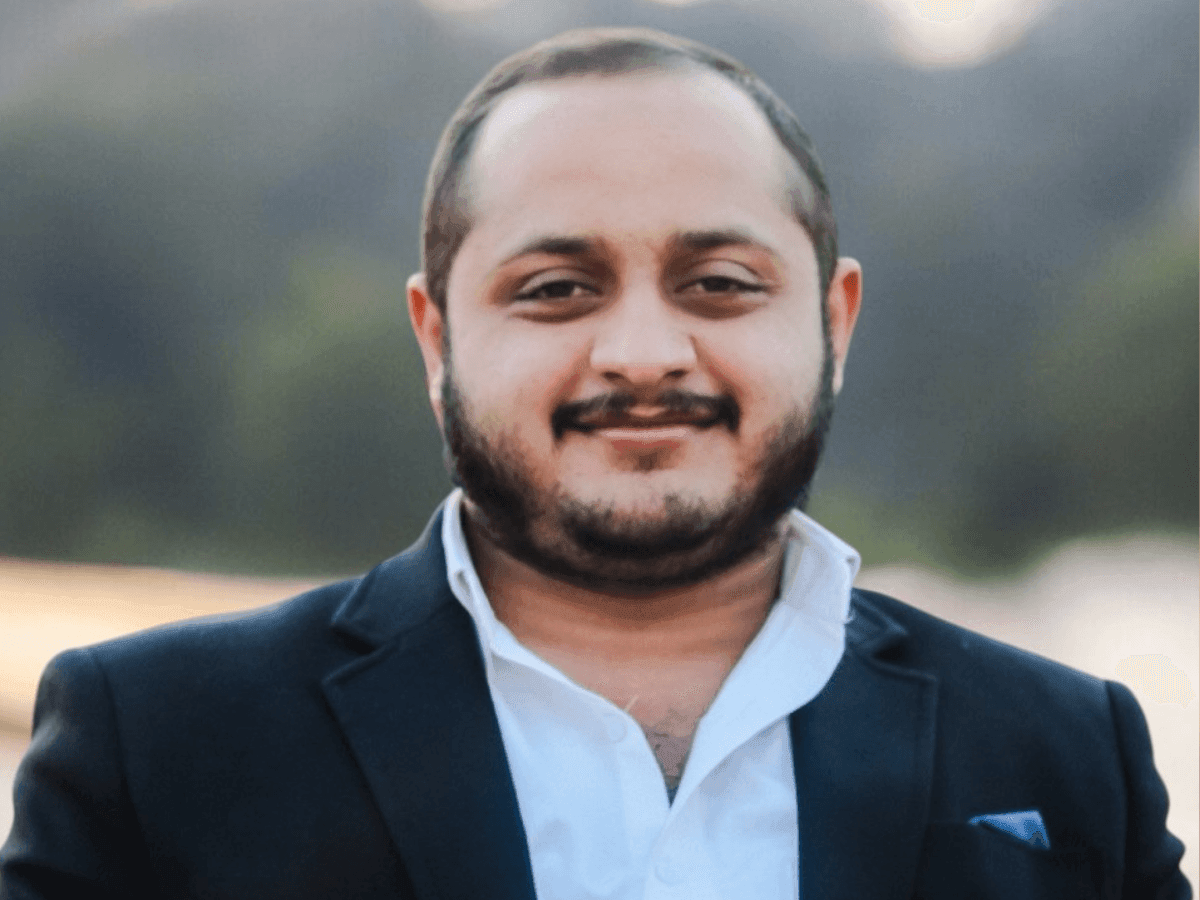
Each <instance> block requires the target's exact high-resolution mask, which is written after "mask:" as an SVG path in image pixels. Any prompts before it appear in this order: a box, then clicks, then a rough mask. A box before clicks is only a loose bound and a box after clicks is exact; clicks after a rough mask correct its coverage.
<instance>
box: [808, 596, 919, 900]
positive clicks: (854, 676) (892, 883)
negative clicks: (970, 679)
mask: <svg viewBox="0 0 1200 900" xmlns="http://www.w3.org/2000/svg"><path fill="white" fill-rule="evenodd" d="M854 594H855V596H854V606H853V609H854V612H855V616H854V619H852V620H851V623H850V625H849V626H848V628H847V636H846V653H845V654H844V655H843V657H842V661H841V663H839V665H838V668H837V670H836V671H835V672H834V674H833V677H832V678H831V679H830V681H829V683H828V684H827V685H826V686H825V688H824V690H823V691H822V692H821V693H820V694H818V695H817V697H816V698H814V699H813V700H812V702H810V703H808V704H807V705H806V706H803V707H801V708H800V709H799V710H797V711H796V712H795V713H793V714H792V716H791V719H790V725H791V735H792V758H793V761H794V765H795V770H796V793H797V805H798V810H799V818H800V823H799V824H800V873H801V874H800V882H801V894H800V896H801V898H802V900H843V898H844V900H860V898H863V897H870V898H873V900H884V898H896V900H899V898H908V897H910V896H911V894H912V889H913V882H914V879H915V877H916V870H917V862H918V856H919V854H920V848H921V842H922V839H923V836H924V832H925V826H926V820H927V818H928V808H929V787H930V780H931V778H932V770H933V745H934V724H935V706H936V701H937V679H936V678H935V677H934V676H932V675H930V674H928V673H924V672H918V671H915V670H911V669H905V668H901V667H899V666H896V665H893V664H890V663H888V662H885V661H883V659H882V655H883V653H884V651H886V650H888V649H890V648H893V647H895V646H896V645H897V644H898V643H901V642H902V641H903V640H905V638H906V632H905V631H904V629H903V628H902V627H901V626H900V625H899V624H898V623H896V622H895V621H894V620H892V619H891V618H889V617H888V616H887V615H885V614H884V613H883V612H882V611H881V610H880V609H878V608H877V607H876V606H874V605H873V604H871V603H870V601H869V599H868V595H865V594H864V593H863V592H860V591H857V590H856V591H855V592H854Z"/></svg>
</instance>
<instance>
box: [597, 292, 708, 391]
mask: <svg viewBox="0 0 1200 900" xmlns="http://www.w3.org/2000/svg"><path fill="white" fill-rule="evenodd" d="M686 325H687V323H686V322H684V321H682V315H681V313H680V311H679V310H677V309H675V308H673V307H672V305H671V303H670V302H669V301H668V300H667V299H666V298H665V297H663V296H662V293H661V291H660V290H659V288H658V287H657V286H655V287H653V288H651V287H649V286H647V287H644V288H641V289H630V290H628V291H626V292H625V293H624V295H623V296H622V297H621V298H620V299H619V301H618V302H617V303H616V304H614V306H613V308H612V309H610V311H609V314H608V315H607V316H605V317H604V319H603V320H602V322H601V324H600V327H599V330H598V332H597V334H596V336H595V339H594V343H593V345H592V353H591V361H592V369H593V371H595V372H596V373H597V374H599V375H600V376H601V377H602V378H603V379H604V380H605V381H606V382H608V383H609V384H610V385H612V386H614V387H619V388H626V389H631V390H636V389H639V388H641V389H651V390H652V389H656V388H660V387H661V386H662V384H663V382H671V381H677V380H680V379H682V378H684V377H685V376H687V375H688V374H689V373H690V372H691V371H692V370H693V369H694V368H695V367H696V347H695V344H694V342H693V340H692V335H691V334H690V333H689V332H688V330H687V327H686Z"/></svg>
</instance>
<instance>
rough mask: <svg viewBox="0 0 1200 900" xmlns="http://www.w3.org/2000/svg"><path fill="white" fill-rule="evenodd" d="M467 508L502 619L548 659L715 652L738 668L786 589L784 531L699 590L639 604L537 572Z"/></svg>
mask: <svg viewBox="0 0 1200 900" xmlns="http://www.w3.org/2000/svg"><path fill="white" fill-rule="evenodd" d="M463 511H464V517H463V523H464V531H465V533H466V537H467V541H468V544H469V546H470V549H471V556H472V559H473V561H474V564H475V568H476V571H477V572H478V574H479V579H480V582H481V584H482V585H483V588H484V590H485V591H486V593H487V596H488V599H489V600H490V602H491V605H492V609H493V611H494V612H495V615H496V618H497V619H499V620H500V621H501V622H503V623H504V624H505V625H506V626H507V627H508V628H509V630H510V631H512V632H513V634H514V636H515V637H516V638H517V640H519V641H521V643H523V644H525V645H526V646H528V647H530V648H531V649H533V650H535V652H539V653H541V654H542V655H543V656H548V657H558V658H562V657H565V656H571V657H576V658H579V657H581V656H586V657H591V658H594V659H602V660H605V661H606V662H607V663H608V664H611V665H617V666H619V665H620V664H621V663H623V662H633V661H635V660H639V659H642V660H645V659H648V658H652V659H656V660H658V661H659V662H660V663H669V662H671V661H673V660H686V659H694V658H696V656H697V655H702V656H712V655H714V654H715V655H717V656H720V657H723V658H727V659H728V660H729V665H730V666H732V664H733V662H736V661H737V658H738V657H740V656H741V654H742V651H743V650H745V648H746V645H747V644H749V643H750V641H751V639H752V638H753V637H754V635H755V634H757V633H758V630H759V629H760V628H761V627H762V624H763V621H764V620H765V619H766V617H767V613H768V612H769V611H770V608H771V605H772V603H773V601H774V599H775V597H776V595H777V592H778V589H779V578H780V573H781V571H782V566H783V550H784V541H783V530H782V529H780V530H779V532H778V533H777V534H776V536H775V537H773V538H772V540H771V541H770V542H768V543H767V544H766V545H765V546H764V547H763V548H762V549H761V550H760V551H758V552H757V553H756V554H755V555H753V556H751V557H749V558H748V559H746V560H743V561H742V562H740V563H738V564H737V565H736V566H734V567H733V568H732V569H729V570H727V571H725V572H722V573H720V574H718V575H715V576H713V577H711V578H708V579H706V580H704V581H702V582H699V583H697V584H693V585H685V586H683V587H676V588H670V589H666V590H662V591H659V592H655V593H650V594H644V595H638V596H636V597H630V596H621V595H617V594H611V593H604V592H600V591H593V590H589V589H587V588H583V587H579V586H576V585H572V584H567V583H565V582H562V581H559V580H556V579H554V578H551V577H549V576H547V575H544V574H542V573H541V572H538V571H537V570H536V569H533V568H532V567H530V566H528V565H527V564H525V563H523V562H521V561H520V560H518V559H516V558H515V557H513V556H511V555H510V554H509V553H507V552H506V551H504V550H503V549H502V548H500V547H499V546H497V545H496V544H495V543H494V542H492V541H491V540H490V539H489V538H488V537H487V535H486V533H485V532H484V531H483V529H480V528H478V527H477V526H475V525H473V524H472V522H471V515H470V505H469V502H468V503H467V504H464V509H463ZM546 651H548V652H546ZM551 661H555V660H553V659H552V660H551Z"/></svg>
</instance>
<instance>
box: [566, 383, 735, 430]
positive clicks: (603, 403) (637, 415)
mask: <svg viewBox="0 0 1200 900" xmlns="http://www.w3.org/2000/svg"><path fill="white" fill-rule="evenodd" d="M739 418H740V415H739V410H738V406H737V403H736V402H735V401H734V400H733V398H732V397H710V396H704V395H701V394H695V393H692V392H690V391H681V390H671V391H664V392H663V393H662V394H661V395H660V396H658V397H656V398H655V399H654V401H653V402H650V403H647V402H645V401H639V400H638V398H636V397H634V396H633V395H632V394H606V395H603V396H599V397H593V398H591V399H589V400H581V401H575V402H571V403H564V404H563V405H562V406H560V407H558V408H557V409H556V410H555V411H554V413H553V415H552V416H551V419H550V424H551V427H552V428H553V430H554V437H555V438H556V439H561V438H562V437H563V435H564V434H565V433H566V432H568V431H577V432H580V433H582V434H585V435H587V434H592V433H594V432H604V433H606V434H618V433H619V434H624V435H625V436H626V437H633V436H634V434H635V433H637V434H639V435H640V434H642V433H643V432H644V433H647V434H649V433H653V434H655V435H658V436H660V437H661V436H664V435H665V434H666V433H667V432H668V431H674V430H676V429H681V431H680V433H681V434H684V435H686V434H690V433H694V432H695V431H697V430H703V429H706V428H711V427H712V426H714V425H724V426H725V427H726V428H728V429H729V430H730V432H734V433H736V432H737V429H738V422H739Z"/></svg>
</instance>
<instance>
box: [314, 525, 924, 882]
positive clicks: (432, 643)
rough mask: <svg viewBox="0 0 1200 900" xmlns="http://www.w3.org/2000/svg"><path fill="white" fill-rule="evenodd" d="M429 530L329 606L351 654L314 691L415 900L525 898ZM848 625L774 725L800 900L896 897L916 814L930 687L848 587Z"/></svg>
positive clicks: (488, 728) (475, 682)
mask: <svg viewBox="0 0 1200 900" xmlns="http://www.w3.org/2000/svg"><path fill="white" fill-rule="evenodd" d="M441 522H442V509H441V508H439V509H438V511H437V512H436V513H435V514H434V516H433V518H432V520H431V521H430V523H429V525H428V526H427V527H426V529H425V531H424V533H423V534H422V535H421V537H420V538H419V539H418V540H417V542H416V543H415V544H413V546H412V547H410V548H409V549H408V550H406V551H405V552H404V553H401V554H400V555H398V556H396V557H394V558H392V559H390V560H388V561H387V562H385V563H383V564H382V565H380V566H379V567H377V568H376V569H374V570H373V571H372V572H370V573H369V574H368V575H366V576H364V577H363V578H362V579H361V581H360V582H359V583H358V584H357V585H356V586H355V588H354V589H353V590H352V592H351V593H350V595H349V596H348V597H347V598H346V600H345V601H344V602H343V603H342V605H341V606H340V607H339V608H338V610H337V612H336V613H335V614H334V617H333V621H332V626H333V628H334V629H335V630H337V631H338V632H340V633H342V634H343V635H345V636H346V637H347V638H350V639H351V640H353V641H355V642H357V643H359V645H360V646H361V647H362V648H363V650H364V651H365V653H364V655H362V656H360V657H358V658H357V659H355V660H354V661H353V662H351V663H350V664H348V665H346V666H344V667H342V668H340V669H337V670H335V671H334V672H332V673H331V674H330V675H329V676H328V677H327V678H326V679H325V680H324V682H323V688H324V691H325V695H326V698H327V699H328V702H329V704H330V707H331V708H332V709H333V711H334V714H335V716H336V718H337V720H338V722H339V723H340V725H341V727H342V729H343V731H344V733H345V735H346V738H347V741H348V742H349V744H350V747H351V749H352V751H353V753H354V755H355V757H356V759H357V760H358V763H359V765H360V766H361V768H362V770H363V772H364V773H365V775H366V777H367V781H368V783H369V784H370V786H371V789H372V791H373V793H374V795H375V798H376V802H377V803H378V804H379V808H380V811H381V812H382V815H383V818H384V820H385V821H386V823H387V827H388V829H389V830H390V832H391V835H392V838H393V840H394V841H395V843H396V845H397V847H398V848H399V850H400V854H401V857H402V859H403V860H404V862H405V866H406V869H407V871H408V873H409V875H410V877H411V879H412V881H413V885H414V887H415V888H416V891H417V894H418V896H419V897H421V898H422V900H434V898H439V900H469V898H477V897H489V898H496V900H534V896H535V895H534V886H533V874H532V867H531V865H530V862H529V849H528V844H527V842H526V836H525V829H524V825H523V824H522V821H521V816H520V811H519V808H518V805H517V799H516V790H515V789H514V787H513V783H512V776H511V774H510V771H509V768H508V760H507V757H506V756H505V752H504V745H503V741H502V738H501V736H500V727H499V724H498V722H497V721H496V714H495V710H494V708H493V706H492V702H491V694H490V691H489V690H488V686H487V679H486V675H485V673H484V668H483V660H482V656H481V653H480V648H479V642H478V637H477V636H476V634H475V629H474V627H473V625H472V622H471V619H470V616H469V615H468V614H467V612H466V611H465V610H464V609H463V608H462V606H461V605H460V604H459V603H458V602H457V601H456V600H455V599H454V595H453V594H452V593H451V591H450V585H449V583H448V582H447V580H446V563H445V555H444V552H443V549H442V541H441ZM852 616H853V618H852V619H851V621H850V623H849V625H848V626H847V634H846V652H845V653H844V654H843V656H842V660H841V662H840V663H839V664H838V667H837V669H836V670H835V672H834V674H833V676H832V678H831V679H830V681H829V683H828V684H827V685H826V686H825V688H824V689H823V690H822V691H821V693H820V694H818V695H817V696H816V697H815V698H814V699H813V700H812V701H811V702H809V703H808V704H807V705H805V706H803V707H802V708H800V709H799V710H797V711H796V712H795V713H793V714H792V715H791V717H790V720H789V725H790V730H791V737H792V757H793V764H794V767H795V775H796V793H797V804H798V810H799V826H800V872H801V897H802V898H808V900H816V898H820V900H857V898H861V897H872V898H881V900H882V898H893V897H894V898H906V897H909V896H910V895H911V892H912V886H913V882H914V880H915V877H916V866H917V859H918V855H919V852H920V844H921V840H922V836H923V834H924V831H925V825H926V820H927V818H928V806H929V787H930V781H931V778H932V771H933V745H934V726H935V707H936V700H937V680H936V678H935V677H934V676H932V675H930V674H928V673H926V672H922V671H918V670H915V669H909V668H905V667H903V666H901V665H897V664H895V663H894V662H891V661H889V660H891V659H892V658H893V657H894V656H895V655H896V654H895V653H894V652H893V651H896V650H897V649H899V648H901V647H902V646H903V644H904V642H905V641H907V640H908V633H907V631H906V630H905V628H904V627H903V625H901V624H900V623H899V622H897V621H896V620H895V619H894V618H893V617H891V616H890V615H889V614H888V613H887V612H886V611H885V610H884V609H883V608H882V606H881V605H880V603H879V602H878V601H876V600H875V599H874V595H872V594H871V593H870V592H867V591H860V590H857V589H856V590H855V591H854V595H853V599H852ZM414 773H419V774H414ZM464 854H467V857H466V858H467V859H468V860H469V864H464Z"/></svg>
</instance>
